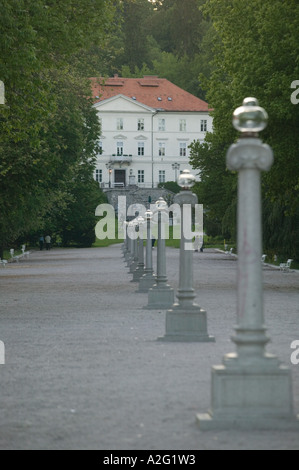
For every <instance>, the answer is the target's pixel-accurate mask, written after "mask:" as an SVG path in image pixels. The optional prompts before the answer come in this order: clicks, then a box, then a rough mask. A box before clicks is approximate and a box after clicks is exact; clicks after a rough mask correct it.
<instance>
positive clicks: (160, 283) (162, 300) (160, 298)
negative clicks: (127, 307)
mask: <svg viewBox="0 0 299 470" xmlns="http://www.w3.org/2000/svg"><path fill="white" fill-rule="evenodd" d="M167 209H168V206H167V203H166V201H164V199H163V198H162V197H160V198H159V200H158V201H157V202H156V211H157V212H158V245H157V246H158V248H157V279H156V284H155V285H154V286H153V288H152V289H150V290H149V292H148V305H147V307H145V308H146V309H148V310H155V309H157V310H160V309H167V308H170V307H171V306H172V305H173V303H174V290H173V289H172V288H171V287H170V286H169V285H168V284H167V282H168V279H167V274H166V244H165V236H164V234H163V233H162V232H163V230H162V229H163V228H162V216H163V215H164V214H165V212H166V210H167Z"/></svg>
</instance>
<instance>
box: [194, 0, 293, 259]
mask: <svg viewBox="0 0 299 470" xmlns="http://www.w3.org/2000/svg"><path fill="white" fill-rule="evenodd" d="M204 11H205V13H206V14H208V15H209V17H210V18H211V20H212V22H213V26H214V29H215V31H216V32H217V35H218V38H219V40H218V41H217V43H216V47H215V51H214V59H213V61H214V70H213V73H212V75H211V76H210V77H209V80H208V81H206V86H207V89H208V94H207V98H208V100H209V103H210V104H211V106H212V107H213V108H214V113H213V115H214V134H213V135H208V137H207V143H206V144H205V145H203V146H200V145H198V144H194V145H193V146H192V162H193V164H194V166H195V167H196V168H198V169H200V170H201V171H203V183H202V188H201V190H200V191H201V192H202V193H203V195H204V197H205V201H207V204H208V206H209V209H210V211H211V213H213V212H214V214H215V218H214V220H217V221H218V222H219V226H220V225H222V229H225V226H226V224H227V214H228V213H232V212H233V210H232V208H233V207H234V206H235V194H236V192H235V189H236V183H235V177H231V176H228V175H227V174H226V170H225V154H226V151H227V147H228V145H229V144H230V143H232V142H233V141H234V140H235V138H236V134H235V132H234V131H233V129H232V126H231V116H232V113H233V110H234V109H235V108H236V107H237V106H240V105H241V103H242V101H243V99H244V98H245V97H246V96H255V97H257V98H258V99H259V101H260V104H261V105H262V106H263V107H264V108H265V109H266V110H267V111H268V113H269V126H268V128H267V130H266V131H265V132H264V133H263V136H262V137H263V139H264V140H265V141H266V142H268V143H269V144H270V145H271V146H272V148H273V150H274V153H275V164H274V166H273V168H272V170H271V171H270V172H269V173H268V174H264V175H263V190H264V207H265V212H264V225H265V230H264V233H265V248H270V249H271V250H274V251H276V252H277V253H281V254H282V255H284V256H288V257H290V256H291V257H297V258H298V257H299V243H298V239H299V238H298V203H299V197H298V189H299V187H298V182H299V158H298V157H299V155H298V148H299V134H298V125H299V113H298V107H296V106H294V105H293V104H292V103H291V100H290V96H291V88H290V87H291V83H292V82H293V81H294V80H295V79H296V78H298V77H299V62H298V57H299V44H298V41H297V34H298V33H297V32H298V28H299V5H298V2H297V1H295V0H290V1H287V2H281V1H280V0H271V1H270V0H252V1H251V2H247V1H245V0H228V1H226V2H223V1H221V0H210V1H208V2H206V4H205V5H204ZM221 167H222V170H221ZM218 168H220V171H218ZM227 183H228V184H227ZM217 193H220V194H222V197H221V198H219V199H218V197H217V198H216V197H215V200H214V201H213V197H214V195H215V194H217ZM220 194H219V196H220ZM216 199H217V200H216ZM230 227H231V232H233V231H234V227H235V224H234V223H232V224H231V226H230Z"/></svg>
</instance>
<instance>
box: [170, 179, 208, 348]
mask: <svg viewBox="0 0 299 470" xmlns="http://www.w3.org/2000/svg"><path fill="white" fill-rule="evenodd" d="M178 184H179V186H181V188H182V190H181V192H180V193H179V194H178V195H177V196H176V197H175V199H174V202H175V203H176V204H179V206H180V207H181V211H182V216H181V221H182V222H181V243H180V268H179V272H180V274H179V275H180V281H179V289H178V293H177V299H178V302H177V303H176V304H174V305H173V307H172V309H171V310H169V311H168V312H167V314H166V333H165V336H164V338H161V340H164V341H181V342H211V341H215V338H214V337H212V336H209V334H208V331H207V312H205V311H204V310H202V309H201V308H200V306H199V305H196V304H195V303H194V300H195V297H196V294H195V291H194V287H193V244H192V239H190V240H189V239H188V240H187V238H186V236H185V232H187V233H191V229H192V227H191V224H192V222H191V221H190V227H185V226H184V221H185V220H186V219H185V217H184V211H185V210H190V206H191V207H195V204H197V202H198V199H197V196H196V195H195V194H193V193H192V192H191V188H192V187H193V186H194V184H195V176H193V175H192V174H191V173H190V171H189V170H185V171H183V173H182V174H181V175H180V177H179V179H178ZM185 228H186V229H188V230H184V229H185Z"/></svg>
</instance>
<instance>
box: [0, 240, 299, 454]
mask: <svg viewBox="0 0 299 470" xmlns="http://www.w3.org/2000/svg"><path fill="white" fill-rule="evenodd" d="M178 256H179V251H178V250H174V249H169V250H168V251H167V258H168V274H169V281H170V283H171V285H172V286H173V287H175V288H177V279H178ZM127 271H128V270H127V269H126V268H125V265H124V263H123V261H122V260H121V252H120V247H119V246H113V247H110V248H105V249H89V250H63V249H57V250H52V251H51V252H35V253H33V254H32V255H31V257H30V259H29V260H24V261H21V262H20V264H18V265H17V264H10V265H9V266H8V267H7V268H6V269H3V268H0V292H1V303H0V308H1V313H0V340H2V341H3V342H4V343H5V347H6V364H5V365H1V366H0V423H1V426H0V449H107V450H115V449H121V450H130V449H145V450H158V449H161V450H188V449H192V450H196V449H198V450H204V449H299V433H297V432H284V433H281V432H277V431H276V430H275V429H273V432H239V431H233V432H206V433H204V432H202V431H200V430H199V429H198V427H197V425H196V421H195V416H196V414H197V413H199V412H206V411H207V410H208V408H209V405H210V382H211V366H212V365H215V364H220V363H221V361H222V357H223V355H224V354H226V353H228V352H231V351H233V350H234V346H233V344H232V343H231V341H230V337H231V336H232V333H233V326H234V325H235V323H236V287H235V284H236V283H235V281H236V260H235V258H233V257H230V256H227V255H225V254H221V253H216V252H214V251H212V250H211V251H209V250H207V251H206V252H205V253H204V254H198V255H197V254H196V255H195V280H196V291H197V293H198V299H197V301H198V303H199V304H200V305H201V306H202V307H203V308H204V309H206V310H207V312H208V325H209V333H210V334H211V335H214V336H216V344H213V343H212V344H177V343H160V342H158V341H156V340H157V338H158V337H159V336H163V335H164V332H165V312H156V311H146V310H143V309H142V307H143V306H144V305H146V303H147V296H146V295H144V294H136V293H135V290H136V284H133V283H130V280H131V278H132V277H131V276H130V275H129V274H128V272H127ZM264 275H265V276H264V278H265V307H266V309H265V310H266V323H267V326H268V330H269V331H268V333H269V335H270V336H271V338H272V343H271V344H270V345H269V346H268V350H269V352H273V353H275V354H277V355H278V356H279V358H280V359H281V361H282V362H284V363H285V364H288V365H289V366H290V367H291V368H292V371H293V388H294V400H295V406H296V410H297V411H298V412H299V365H298V366H292V365H291V363H290V356H291V352H292V351H291V349H290V344H291V343H292V341H294V340H299V328H298V319H299V301H298V300H299V275H298V274H297V273H290V274H282V273H280V272H279V271H277V270H273V269H271V268H268V267H266V268H265V270H264Z"/></svg>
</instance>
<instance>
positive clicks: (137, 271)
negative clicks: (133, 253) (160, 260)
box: [131, 266, 144, 282]
mask: <svg viewBox="0 0 299 470" xmlns="http://www.w3.org/2000/svg"><path fill="white" fill-rule="evenodd" d="M143 275H144V266H142V267H139V266H137V268H136V269H135V271H134V272H133V279H132V281H131V282H139V281H140V279H141V278H142V276H143Z"/></svg>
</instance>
